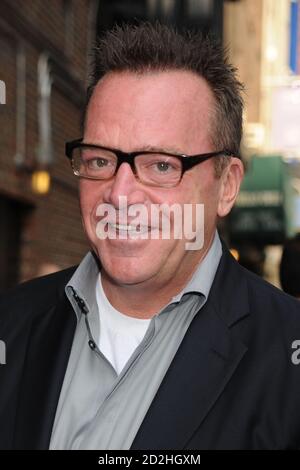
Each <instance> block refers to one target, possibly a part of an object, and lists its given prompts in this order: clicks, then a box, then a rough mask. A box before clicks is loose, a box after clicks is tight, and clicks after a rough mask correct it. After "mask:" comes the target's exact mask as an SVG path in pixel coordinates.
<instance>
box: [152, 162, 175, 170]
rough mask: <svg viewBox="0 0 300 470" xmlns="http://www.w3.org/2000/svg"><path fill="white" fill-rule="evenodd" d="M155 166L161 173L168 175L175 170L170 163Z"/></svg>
mask: <svg viewBox="0 0 300 470" xmlns="http://www.w3.org/2000/svg"><path fill="white" fill-rule="evenodd" d="M155 165H156V168H157V170H158V172H159V173H166V172H167V171H172V170H173V169H175V168H174V167H173V166H172V165H171V164H170V163H169V162H157V163H156V164H155Z"/></svg>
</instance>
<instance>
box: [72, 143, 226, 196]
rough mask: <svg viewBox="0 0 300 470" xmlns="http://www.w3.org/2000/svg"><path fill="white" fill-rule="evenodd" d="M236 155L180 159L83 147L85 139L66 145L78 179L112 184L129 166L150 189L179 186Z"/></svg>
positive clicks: (165, 154) (218, 153)
mask: <svg viewBox="0 0 300 470" xmlns="http://www.w3.org/2000/svg"><path fill="white" fill-rule="evenodd" d="M232 155H233V152H230V151H228V150H221V151H218V152H211V153H203V154H199V155H184V154H183V155H177V154H173V153H169V152H160V151H158V152H156V151H152V150H150V151H143V150H142V151H137V152H130V153H127V152H123V151H121V150H117V149H113V148H108V147H102V146H99V145H93V144H88V143H83V142H82V139H78V140H74V141H72V142H67V143H66V156H67V157H68V158H69V159H70V160H71V165H72V168H73V172H74V175H76V176H79V177H81V178H87V179H91V180H109V179H111V178H112V177H113V176H115V174H116V173H117V171H118V169H119V168H120V166H121V164H122V163H128V164H129V165H130V168H131V170H132V172H133V173H134V175H135V176H136V178H138V180H139V181H140V182H141V183H143V184H146V185H149V186H156V187H161V188H173V187H174V186H177V185H178V184H179V183H180V181H181V178H182V175H183V174H184V172H185V171H187V170H190V169H191V168H193V167H194V166H195V165H199V164H200V163H202V162H205V161H206V160H208V159H209V158H212V157H218V156H227V157H230V156H232Z"/></svg>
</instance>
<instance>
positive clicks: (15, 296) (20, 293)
mask: <svg viewBox="0 0 300 470" xmlns="http://www.w3.org/2000/svg"><path fill="white" fill-rule="evenodd" d="M76 268H77V266H73V267H70V268H67V269H64V270H62V271H59V272H56V273H53V274H48V275H46V276H42V277H38V278H35V279H32V280H30V281H26V282H24V283H21V284H19V285H18V286H17V287H14V288H13V289H10V290H9V291H8V292H6V293H4V294H2V295H1V296H0V321H2V320H3V318H4V317H5V316H11V315H14V314H15V315H18V312H19V314H20V315H21V314H22V315H24V314H26V317H27V318H28V315H30V313H31V314H32V315H33V314H35V313H37V314H38V313H39V312H41V311H42V310H45V309H47V308H48V309H49V308H50V307H51V306H53V305H54V304H55V303H56V302H57V300H58V298H61V297H62V295H63V294H64V288H65V286H66V284H67V283H68V281H69V280H70V279H71V277H72V275H73V273H74V272H75V270H76ZM7 314H9V315H7Z"/></svg>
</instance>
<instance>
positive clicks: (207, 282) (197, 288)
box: [170, 230, 222, 303]
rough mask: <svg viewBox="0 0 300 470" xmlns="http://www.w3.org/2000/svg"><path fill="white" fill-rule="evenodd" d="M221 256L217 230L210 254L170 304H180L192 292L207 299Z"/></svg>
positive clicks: (208, 253)
mask: <svg viewBox="0 0 300 470" xmlns="http://www.w3.org/2000/svg"><path fill="white" fill-rule="evenodd" d="M221 256H222V244H221V241H220V237H219V234H218V232H217V230H216V232H215V236H214V239H213V242H212V244H211V246H210V248H209V250H208V252H207V253H206V255H205V257H204V258H203V260H202V261H201V262H200V264H199V265H198V267H197V269H196V271H195V272H194V274H193V276H192V277H191V279H190V281H189V282H188V283H187V285H186V286H185V287H184V288H183V289H182V291H181V292H179V294H177V295H176V296H175V297H173V298H172V300H171V302H170V303H173V302H180V300H181V298H182V296H183V295H185V294H189V293H192V292H193V293H197V294H201V295H204V297H205V299H207V297H208V294H209V291H210V288H211V286H212V283H213V280H214V277H215V274H216V271H217V268H218V265H219V262H220V259H221Z"/></svg>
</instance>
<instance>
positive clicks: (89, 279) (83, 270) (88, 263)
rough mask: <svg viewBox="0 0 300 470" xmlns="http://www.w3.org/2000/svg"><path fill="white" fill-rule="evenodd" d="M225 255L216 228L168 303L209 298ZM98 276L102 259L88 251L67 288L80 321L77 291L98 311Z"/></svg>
mask: <svg viewBox="0 0 300 470" xmlns="http://www.w3.org/2000/svg"><path fill="white" fill-rule="evenodd" d="M221 256H222V245H221V241H220V237H219V234H218V232H217V231H216V232H215V236H214V239H213V242H212V244H211V246H210V248H209V250H208V252H207V253H206V255H205V257H204V259H203V260H202V261H201V262H200V264H199V266H198V267H197V269H196V271H195V272H194V274H193V276H192V278H191V279H190V281H189V282H188V283H187V285H186V286H185V287H184V288H183V289H182V291H181V292H179V293H178V294H177V295H176V296H174V297H173V298H172V299H171V301H170V302H169V303H168V305H170V304H172V303H177V302H180V301H181V299H182V297H183V296H184V295H185V294H189V293H196V294H198V295H199V294H200V295H203V296H204V297H205V299H207V297H208V295H209V291H210V288H211V286H212V283H213V280H214V277H215V274H216V271H217V268H218V265H219V262H220V259H221ZM98 276H99V262H98V261H97V258H96V255H95V254H93V253H92V252H88V253H87V254H86V256H85V257H84V258H83V260H82V261H81V263H80V264H79V266H78V268H77V269H76V271H75V273H74V274H73V276H72V278H71V279H70V281H69V282H68V284H67V285H66V287H65V292H66V295H67V297H68V299H69V301H70V302H71V304H72V306H73V309H74V311H75V313H76V316H77V319H78V320H79V318H80V316H81V313H82V312H81V309H80V307H79V305H78V303H77V301H76V299H75V297H74V291H75V292H76V294H77V295H78V296H79V297H80V298H81V299H82V300H83V301H84V303H85V304H86V306H87V308H88V310H89V311H94V310H95V309H97V301H96V292H95V288H96V285H97V282H98V279H99V277H98Z"/></svg>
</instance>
